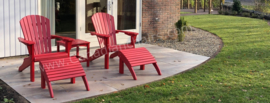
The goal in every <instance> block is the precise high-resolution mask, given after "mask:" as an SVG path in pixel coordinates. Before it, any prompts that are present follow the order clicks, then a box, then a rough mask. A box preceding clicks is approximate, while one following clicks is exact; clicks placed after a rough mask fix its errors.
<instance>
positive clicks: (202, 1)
mask: <svg viewBox="0 0 270 103" xmlns="http://www.w3.org/2000/svg"><path fill="white" fill-rule="evenodd" d="M201 5H202V8H203V7H204V0H201Z"/></svg>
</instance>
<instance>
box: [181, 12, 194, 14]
mask: <svg viewBox="0 0 270 103" xmlns="http://www.w3.org/2000/svg"><path fill="white" fill-rule="evenodd" d="M190 13H192V12H180V14H190Z"/></svg>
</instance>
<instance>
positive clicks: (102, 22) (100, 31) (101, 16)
mask: <svg viewBox="0 0 270 103" xmlns="http://www.w3.org/2000/svg"><path fill="white" fill-rule="evenodd" d="M91 19H92V22H93V25H94V27H95V30H96V32H92V33H91V35H96V36H97V39H98V42H99V46H100V49H97V50H96V51H95V53H94V54H93V56H91V58H90V61H92V60H95V59H97V58H99V57H100V56H102V55H105V68H106V69H109V52H115V53H113V54H111V56H110V58H114V57H116V56H117V51H119V50H122V49H130V48H135V42H136V36H137V35H138V33H134V32H126V31H121V32H123V33H125V34H126V35H129V36H131V43H130V44H128V45H117V41H116V33H118V32H119V31H117V30H115V24H114V17H113V16H112V15H109V14H107V13H96V14H94V15H93V16H92V18H91ZM106 35H107V36H106ZM104 50H105V51H106V52H105V53H104V52H103V51H104ZM102 53H104V54H102ZM97 55H98V56H97Z"/></svg>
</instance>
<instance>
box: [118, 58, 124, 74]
mask: <svg viewBox="0 0 270 103" xmlns="http://www.w3.org/2000/svg"><path fill="white" fill-rule="evenodd" d="M119 73H120V74H124V62H123V60H122V59H121V58H120V59H119Z"/></svg>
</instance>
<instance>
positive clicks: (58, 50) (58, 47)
mask: <svg viewBox="0 0 270 103" xmlns="http://www.w3.org/2000/svg"><path fill="white" fill-rule="evenodd" d="M57 52H60V44H59V43H57Z"/></svg>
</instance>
